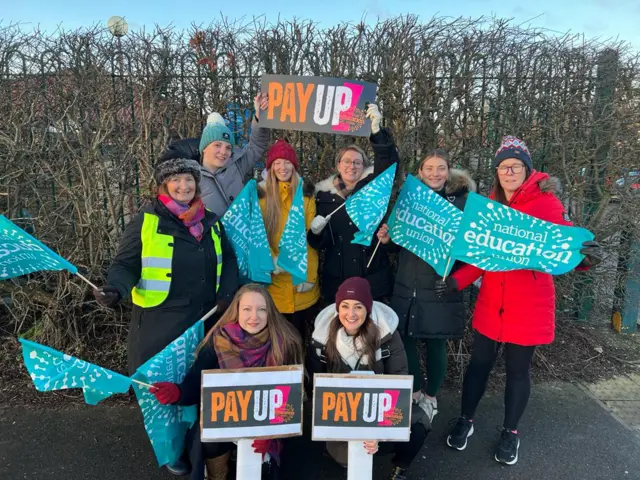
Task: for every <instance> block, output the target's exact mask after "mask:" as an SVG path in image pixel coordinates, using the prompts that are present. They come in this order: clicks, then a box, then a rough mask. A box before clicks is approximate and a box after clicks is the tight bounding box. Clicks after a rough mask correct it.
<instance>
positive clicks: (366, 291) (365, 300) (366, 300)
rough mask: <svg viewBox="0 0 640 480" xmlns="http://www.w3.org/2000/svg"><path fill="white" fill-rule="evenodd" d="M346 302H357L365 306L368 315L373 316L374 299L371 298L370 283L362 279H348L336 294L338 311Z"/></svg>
mask: <svg viewBox="0 0 640 480" xmlns="http://www.w3.org/2000/svg"><path fill="white" fill-rule="evenodd" d="M344 300H356V301H358V302H360V303H361V304H363V305H364V307H365V308H366V309H367V313H369V314H371V310H372V309H373V297H372V296H371V286H370V285H369V282H368V281H367V280H366V279H364V278H362V277H351V278H347V279H346V280H345V281H344V282H342V285H340V287H338V293H336V311H338V308H339V307H340V303H342V302H343V301H344Z"/></svg>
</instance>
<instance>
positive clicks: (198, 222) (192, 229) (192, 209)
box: [158, 195, 204, 241]
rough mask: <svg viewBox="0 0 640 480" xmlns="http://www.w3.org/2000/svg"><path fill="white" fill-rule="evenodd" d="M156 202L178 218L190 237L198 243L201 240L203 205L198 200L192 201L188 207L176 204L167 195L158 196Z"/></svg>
mask: <svg viewBox="0 0 640 480" xmlns="http://www.w3.org/2000/svg"><path fill="white" fill-rule="evenodd" d="M158 200H160V202H162V204H163V205H164V206H165V207H167V209H168V210H169V211H170V212H171V213H173V214H174V215H175V216H176V217H178V219H179V220H180V221H181V222H182V224H183V225H184V226H185V227H187V229H188V230H189V233H190V234H191V236H193V237H195V239H196V240H198V241H200V240H202V234H203V233H204V225H203V224H202V219H203V218H204V203H202V200H201V199H200V198H196V199H194V200H193V201H192V202H191V204H190V205H184V204H182V203H178V202H176V201H175V200H174V199H173V198H171V197H169V196H167V195H158Z"/></svg>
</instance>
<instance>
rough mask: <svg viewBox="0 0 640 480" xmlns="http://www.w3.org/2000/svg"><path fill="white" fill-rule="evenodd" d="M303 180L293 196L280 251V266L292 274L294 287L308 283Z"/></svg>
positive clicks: (279, 246)
mask: <svg viewBox="0 0 640 480" xmlns="http://www.w3.org/2000/svg"><path fill="white" fill-rule="evenodd" d="M302 185H303V179H302V177H300V180H299V181H298V188H296V193H295V194H294V196H293V202H292V204H291V210H289V217H288V218H287V223H285V225H284V231H283V232H282V237H280V244H279V245H278V249H279V250H280V253H279V254H278V266H279V267H280V268H282V269H283V270H284V271H285V272H287V273H290V274H291V278H292V279H293V284H294V285H300V284H301V283H304V282H306V281H307V262H308V258H307V257H308V255H307V228H306V225H305V221H304V200H303V198H302Z"/></svg>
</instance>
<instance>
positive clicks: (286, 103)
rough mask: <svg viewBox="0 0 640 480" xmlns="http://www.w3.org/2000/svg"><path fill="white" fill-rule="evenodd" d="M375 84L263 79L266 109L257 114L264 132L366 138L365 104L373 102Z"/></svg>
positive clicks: (281, 77)
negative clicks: (275, 129)
mask: <svg viewBox="0 0 640 480" xmlns="http://www.w3.org/2000/svg"><path fill="white" fill-rule="evenodd" d="M376 89H377V87H376V84H375V83H368V82H360V81H357V80H349V79H345V78H333V77H304V76H294V75H263V76H262V86H261V91H262V93H267V94H268V95H269V106H268V107H267V109H266V110H261V111H260V125H261V126H264V127H267V128H280V129H284V130H302V131H306V132H321V133H336V134H343V135H356V136H361V137H368V136H369V135H370V133H371V122H370V121H367V120H366V118H365V113H366V110H367V108H366V104H367V103H373V102H374V100H375V98H376Z"/></svg>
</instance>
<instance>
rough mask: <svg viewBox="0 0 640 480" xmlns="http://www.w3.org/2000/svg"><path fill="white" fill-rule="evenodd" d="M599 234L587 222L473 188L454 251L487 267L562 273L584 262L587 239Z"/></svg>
mask: <svg viewBox="0 0 640 480" xmlns="http://www.w3.org/2000/svg"><path fill="white" fill-rule="evenodd" d="M593 238H594V237H593V234H592V233H591V232H590V231H588V230H585V229H584V228H579V227H567V226H563V225H557V224H555V223H551V222H545V221H544V220H539V219H537V218H535V217H532V216H531V215H526V214H524V213H521V212H518V211H517V210H514V209H513V208H510V207H507V206H505V205H502V204H500V203H498V202H494V201H493V200H489V199H488V198H486V197H483V196H481V195H478V194H476V193H470V194H469V197H468V198H467V204H466V206H465V207H464V215H463V219H462V222H461V224H460V229H459V233H458V235H457V237H456V240H455V241H454V243H453V250H452V253H451V254H452V256H453V257H454V258H456V259H459V260H462V261H463V262H465V263H470V264H471V265H475V266H476V267H479V268H481V269H483V270H485V271H487V272H503V271H507V270H538V271H541V272H545V273H550V274H552V275H561V274H563V273H567V272H569V271H571V270H573V269H574V268H576V267H577V266H578V264H579V263H580V262H581V261H582V259H583V258H584V255H582V254H581V253H580V249H581V248H582V243H583V242H586V241H588V240H593Z"/></svg>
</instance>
